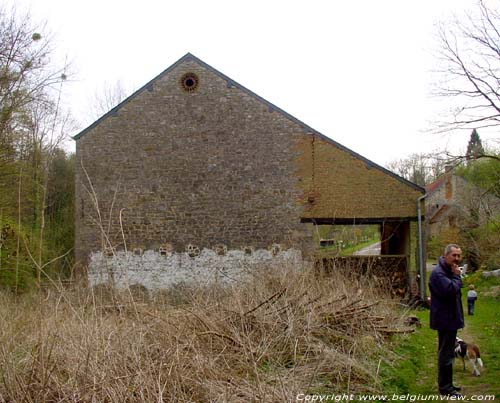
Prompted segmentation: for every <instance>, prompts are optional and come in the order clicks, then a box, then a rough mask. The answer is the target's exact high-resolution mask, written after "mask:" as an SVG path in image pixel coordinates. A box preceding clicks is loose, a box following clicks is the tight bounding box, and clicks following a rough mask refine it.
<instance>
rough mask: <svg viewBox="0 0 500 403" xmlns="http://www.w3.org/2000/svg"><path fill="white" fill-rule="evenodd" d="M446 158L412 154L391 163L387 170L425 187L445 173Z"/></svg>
mask: <svg viewBox="0 0 500 403" xmlns="http://www.w3.org/2000/svg"><path fill="white" fill-rule="evenodd" d="M446 164H447V159H446V158H444V159H443V158H441V157H439V156H437V155H433V154H411V155H409V156H408V157H406V158H402V159H399V160H395V161H391V162H389V163H388V164H387V165H386V168H387V169H389V170H391V171H392V172H394V173H396V174H398V175H399V176H402V177H403V178H405V179H407V180H409V181H411V182H413V183H416V184H417V185H420V186H425V185H427V184H429V183H431V182H433V181H434V180H436V179H437V178H438V177H439V176H440V175H441V174H443V173H444V170H445V165H446Z"/></svg>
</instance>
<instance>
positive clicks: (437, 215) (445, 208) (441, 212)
mask: <svg viewBox="0 0 500 403" xmlns="http://www.w3.org/2000/svg"><path fill="white" fill-rule="evenodd" d="M450 209H451V207H450V206H449V205H447V204H445V205H443V206H441V207H439V208H438V209H437V210H436V212H435V213H434V214H433V215H432V217H431V219H430V220H429V224H434V223H436V222H438V221H439V220H441V219H442V217H443V216H444V215H445V214H446V213H447V212H448V211H449V210H450Z"/></svg>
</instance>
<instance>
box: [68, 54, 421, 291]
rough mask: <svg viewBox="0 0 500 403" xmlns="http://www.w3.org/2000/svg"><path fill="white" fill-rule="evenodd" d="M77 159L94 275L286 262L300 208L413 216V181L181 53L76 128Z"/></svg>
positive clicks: (81, 252) (297, 250) (296, 244)
mask: <svg viewBox="0 0 500 403" xmlns="http://www.w3.org/2000/svg"><path fill="white" fill-rule="evenodd" d="M188 73H190V74H195V75H196V77H197V83H198V85H197V86H193V87H192V88H187V89H186V87H185V86H184V87H183V85H182V82H183V78H185V77H186V74H188ZM184 83H185V80H184ZM76 160H77V169H76V178H77V179H76V206H75V207H76V209H75V210H76V212H75V214H76V217H75V218H76V242H75V253H76V258H77V261H78V262H79V263H80V264H81V265H83V266H86V267H87V268H88V274H89V279H90V282H91V283H92V284H96V283H98V282H99V281H109V280H110V279H113V281H116V280H117V279H120V280H119V281H120V282H121V283H123V281H124V279H135V280H134V281H136V280H137V281H140V282H141V283H147V284H148V287H150V288H155V287H154V285H153V282H154V281H160V283H162V284H171V283H172V282H174V283H175V281H177V280H179V279H183V278H184V279H189V278H193V277H196V278H198V277H200V270H203V269H205V270H206V271H207V272H206V273H207V276H212V275H215V276H217V275H218V274H217V273H219V274H220V273H221V270H222V271H224V270H226V269H227V267H228V266H227V265H228V262H232V263H233V264H234V267H235V270H236V272H241V270H240V269H242V268H244V267H249V266H251V267H253V266H256V265H259V264H264V263H265V264H266V265H272V264H277V265H282V264H284V262H285V261H286V262H295V263H296V262H298V261H299V260H300V259H299V258H298V256H299V257H300V256H302V257H303V256H304V255H305V254H309V253H310V252H311V251H312V249H313V245H312V242H313V236H312V232H313V231H312V229H311V228H310V224H303V223H301V219H302V218H325V217H332V218H336V217H340V218H376V219H377V218H380V219H385V218H396V219H400V218H405V217H414V216H416V199H417V197H418V196H419V195H420V194H421V193H420V192H419V190H418V189H415V188H414V187H412V186H409V185H408V184H407V183H403V182H402V181H401V180H399V179H398V178H396V177H394V176H393V175H389V174H388V173H387V172H385V171H383V170H382V169H380V168H376V167H374V165H373V164H371V163H369V162H367V161H366V160H364V159H363V158H360V157H359V156H356V155H355V154H353V153H352V152H350V151H348V150H346V149H344V148H343V147H342V146H340V145H338V146H337V145H336V144H335V143H334V142H331V141H328V140H326V139H325V138H323V137H322V136H321V135H319V134H317V133H313V132H312V131H311V129H310V128H308V127H307V126H306V125H304V124H303V123H301V122H300V121H298V120H296V119H295V118H293V117H291V116H289V115H287V114H286V113H284V112H282V111H280V110H278V109H277V108H276V107H274V106H273V105H271V104H269V103H267V102H266V101H264V100H262V99H260V98H259V97H258V96H256V95H255V94H252V93H250V92H249V91H247V90H245V89H243V88H242V87H240V86H238V85H236V84H235V83H234V82H232V81H231V80H230V79H229V78H226V77H224V76H223V75H222V74H220V73H218V72H217V71H215V70H213V69H212V68H210V67H209V66H207V65H205V64H204V63H202V62H199V61H198V60H197V59H196V58H194V57H191V56H188V57H184V58H183V59H181V60H180V61H179V62H177V63H176V64H174V65H173V66H172V67H170V68H169V69H167V70H166V71H165V72H164V73H162V74H160V75H159V76H158V77H157V78H155V79H154V80H152V81H151V82H150V83H148V84H147V85H146V86H145V87H143V88H142V89H141V90H139V91H138V92H136V93H135V94H134V95H133V96H131V97H130V98H129V99H128V100H126V101H125V102H123V103H122V104H120V106H119V107H117V108H115V109H114V110H113V111H111V112H110V113H108V114H107V115H106V116H105V117H103V118H102V119H100V120H99V121H97V122H96V123H94V124H93V125H92V126H90V127H89V128H87V129H86V130H85V131H84V132H83V133H82V134H81V135H79V136H77V146H76ZM276 250H279V253H274V252H272V251H275V252H276ZM266 251H267V252H266ZM236 257H239V259H240V263H238V264H237V263H235V262H236V260H235V259H236ZM106 268H107V269H106ZM103 273H104V274H103ZM106 273H107V274H106ZM109 273H111V275H109ZM119 273H121V274H119ZM165 273H166V274H165ZM101 274H103V275H101ZM115 274H116V276H115ZM164 274H165V275H164ZM103 279H106V280H103ZM141 279H142V280H141ZM151 279H156V280H154V281H153V280H151ZM127 281H128V280H127ZM182 281H183V280H182ZM143 285H144V284H143Z"/></svg>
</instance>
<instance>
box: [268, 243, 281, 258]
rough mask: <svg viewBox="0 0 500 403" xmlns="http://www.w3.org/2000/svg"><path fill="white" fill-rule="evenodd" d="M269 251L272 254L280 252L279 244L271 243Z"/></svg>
mask: <svg viewBox="0 0 500 403" xmlns="http://www.w3.org/2000/svg"><path fill="white" fill-rule="evenodd" d="M270 251H271V254H272V255H273V256H276V255H277V254H278V253H280V252H281V246H280V245H278V244H277V243H275V244H273V245H271V248H270Z"/></svg>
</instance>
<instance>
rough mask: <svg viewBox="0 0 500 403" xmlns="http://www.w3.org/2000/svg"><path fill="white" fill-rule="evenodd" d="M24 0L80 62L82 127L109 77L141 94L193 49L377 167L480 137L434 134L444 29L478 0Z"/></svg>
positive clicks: (77, 111) (19, 0) (20, 0)
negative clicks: (439, 30) (439, 27)
mask: <svg viewBox="0 0 500 403" xmlns="http://www.w3.org/2000/svg"><path fill="white" fill-rule="evenodd" d="M5 2H6V3H7V4H9V3H14V0H4V3H5ZM15 3H16V4H17V8H18V10H20V11H21V10H30V12H31V14H32V17H33V18H34V19H35V20H45V21H46V22H47V25H48V28H49V29H50V30H51V32H52V33H53V34H54V35H55V38H54V44H55V45H56V47H57V52H58V55H59V56H60V57H64V56H66V55H67V57H68V59H69V60H70V61H71V63H72V66H73V71H74V72H75V76H74V80H73V81H72V82H71V83H68V84H67V85H66V87H65V92H64V94H65V99H66V102H67V103H68V104H69V105H70V107H71V109H72V111H73V114H74V115H75V117H76V118H77V119H78V121H79V122H80V125H81V128H82V129H83V128H84V127H86V126H87V125H88V124H89V123H91V122H92V114H91V107H90V105H91V103H92V96H93V95H94V94H95V93H96V92H99V89H100V88H102V87H103V85H104V84H105V83H108V85H109V84H114V83H115V82H116V81H117V80H120V81H121V82H122V84H123V85H124V86H125V87H126V88H127V89H128V90H129V92H132V91H133V90H135V89H137V88H139V87H141V86H142V85H144V84H145V83H146V82H148V81H149V80H151V79H152V78H153V77H155V76H156V75H157V74H159V73H160V72H162V71H163V70H165V69H166V68H168V67H169V66H170V65H171V64H173V63H175V62H176V61H177V60H178V59H179V58H181V57H182V56H183V55H185V54H186V53H187V52H191V53H192V54H194V55H195V56H197V57H198V58H200V59H202V60H203V61H205V62H206V63H208V64H209V65H211V66H212V67H214V68H216V69H217V70H219V71H220V72H222V73H224V74H225V75H227V76H229V77H231V78H232V79H233V80H235V81H236V82H238V83H240V84H241V85H243V86H245V87H247V88H248V89H250V90H251V91H253V92H255V93H257V94H258V95H260V96H262V97H263V98H265V99H267V100H268V101H270V102H272V103H273V104H275V105H276V106H278V107H280V108H281V109H284V110H285V111H287V112H288V113H290V114H292V115H293V116H295V117H296V118H297V119H300V120H302V121H303V122H304V123H306V124H308V125H309V126H311V127H313V128H314V129H316V130H318V131H319V132H321V133H322V134H324V135H326V136H328V137H331V138H332V139H334V140H336V141H338V142H339V143H341V144H343V145H344V146H346V147H349V148H351V149H352V150H354V151H356V152H357V153H359V154H361V155H363V156H365V157H367V158H369V159H371V160H372V161H374V162H376V163H378V164H381V165H385V164H386V163H387V162H389V161H391V160H394V159H398V158H403V157H405V156H407V155H409V154H411V153H414V152H429V151H433V150H435V149H438V148H443V147H448V148H449V149H451V150H452V151H456V150H458V149H465V148H466V145H467V141H468V138H469V135H470V133H462V134H455V135H454V136H453V137H449V136H448V137H443V136H436V135H430V134H428V133H426V132H425V130H426V129H428V128H429V127H430V126H429V121H431V120H433V119H436V118H437V113H438V111H439V110H440V108H442V106H443V104H442V101H441V102H437V101H436V100H434V99H432V98H430V97H429V91H430V89H431V84H432V81H433V77H432V75H431V74H430V71H431V70H432V68H433V65H434V64H435V60H434V59H433V56H432V51H433V49H436V45H435V33H436V30H435V27H434V25H435V23H436V22H437V21H438V20H444V19H447V18H449V17H450V16H451V15H452V13H454V12H461V11H462V10H464V9H470V8H474V5H475V0H419V1H403V0H378V1H373V0H358V1H349V0H342V1H335V0H329V1H323V0H321V1H320V0H317V1H316V0H308V1H305V0H303V1H294V0H286V1H275V0H264V1H261V0H252V1H237V0H232V1H218V0H204V1H199V0H190V1H169V0H164V1H154V0H142V1H129V0H121V1H114V0H99V1H97V0H85V1H73V0H16V1H15ZM75 134H76V133H75ZM480 135H481V137H482V138H484V139H485V137H488V136H495V135H494V134H493V135H491V134H488V135H487V134H483V133H481V132H480ZM485 140H486V139H485Z"/></svg>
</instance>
